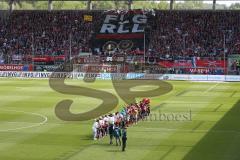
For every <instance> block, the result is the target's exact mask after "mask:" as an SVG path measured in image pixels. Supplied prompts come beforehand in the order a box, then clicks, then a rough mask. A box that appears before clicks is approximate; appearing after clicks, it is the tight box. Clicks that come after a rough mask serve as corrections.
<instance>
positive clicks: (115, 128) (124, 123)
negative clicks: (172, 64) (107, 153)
mask: <svg viewBox="0 0 240 160" xmlns="http://www.w3.org/2000/svg"><path fill="white" fill-rule="evenodd" d="M149 114H150V99H148V98H144V99H143V100H142V101H140V102H139V103H135V104H131V105H129V106H126V107H123V109H122V110H121V111H120V112H116V113H113V114H112V113H111V114H108V115H105V116H101V117H99V118H98V119H95V121H94V124H93V127H92V129H93V139H94V140H97V139H101V138H103V137H105V136H108V135H109V137H110V144H113V138H115V141H116V146H118V145H120V146H122V151H125V147H126V141H127V127H129V126H131V125H133V124H137V123H138V121H140V120H144V119H145V118H146V117H147V116H149Z"/></svg>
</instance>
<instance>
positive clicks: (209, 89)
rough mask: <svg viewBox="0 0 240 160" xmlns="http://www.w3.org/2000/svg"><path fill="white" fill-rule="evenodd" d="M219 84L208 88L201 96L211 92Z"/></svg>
mask: <svg viewBox="0 0 240 160" xmlns="http://www.w3.org/2000/svg"><path fill="white" fill-rule="evenodd" d="M219 84H220V82H218V83H216V84H215V85H213V86H212V87H210V88H208V89H207V90H206V91H204V92H203V93H202V94H204V93H207V92H209V91H211V90H212V89H213V88H215V87H217V86H218V85H219Z"/></svg>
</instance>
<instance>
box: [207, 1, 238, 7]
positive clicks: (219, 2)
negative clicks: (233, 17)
mask: <svg viewBox="0 0 240 160" xmlns="http://www.w3.org/2000/svg"><path fill="white" fill-rule="evenodd" d="M204 2H205V3H212V0H204ZM237 2H240V1H239V0H237V1H236V0H235V1H224V0H217V4H225V5H227V6H230V5H231V4H233V3H237Z"/></svg>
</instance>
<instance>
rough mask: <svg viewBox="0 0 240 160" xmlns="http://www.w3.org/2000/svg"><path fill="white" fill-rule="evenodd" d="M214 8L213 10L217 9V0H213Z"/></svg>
mask: <svg viewBox="0 0 240 160" xmlns="http://www.w3.org/2000/svg"><path fill="white" fill-rule="evenodd" d="M212 9H213V10H215V9H216V0H213V5H212Z"/></svg>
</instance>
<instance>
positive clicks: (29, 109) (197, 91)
mask: <svg viewBox="0 0 240 160" xmlns="http://www.w3.org/2000/svg"><path fill="white" fill-rule="evenodd" d="M169 83H171V84H172V85H173V90H172V91H171V92H169V93H168V94H165V95H162V96H158V97H153V98H151V100H152V106H153V107H152V110H153V111H152V112H153V114H154V113H155V115H158V114H159V113H162V114H165V115H169V114H174V115H177V114H179V115H182V114H185V115H187V116H189V114H190V113H191V120H189V119H185V120H184V121H174V120H170V121H168V120H167V119H166V118H165V119H161V120H160V119H156V120H154V118H155V117H151V119H149V120H148V121H144V122H140V123H139V124H137V125H135V126H132V127H130V128H129V129H128V141H127V151H126V152H124V153H122V152H121V151H120V147H117V146H110V145H109V144H108V137H106V138H104V139H102V140H99V141H93V140H92V137H91V136H92V135H91V133H92V130H91V127H92V121H85V122H66V121H61V120H59V119H58V118H57V117H56V116H55V113H54V107H55V105H56V104H57V103H58V102H59V101H61V100H63V99H72V100H74V103H73V105H72V107H71V111H72V112H74V113H78V112H85V111H89V110H90V109H93V108H94V107H96V106H97V105H98V104H100V103H101V101H100V100H98V99H94V98H88V97H83V96H76V95H64V94H61V93H57V92H55V91H53V90H52V89H51V88H50V87H49V85H48V80H29V79H0V160H80V159H81V160H96V159H99V160H113V159H114V160H120V159H121V160H132V159H138V160H148V159H151V160H198V159H199V160H202V159H205V160H213V159H221V160H236V159H240V152H239V151H238V148H239V146H240V136H239V135H240V125H239V120H240V116H239V115H240V110H239V107H240V102H239V98H240V90H239V88H240V83H205V82H204V83H201V82H199V83H195V82H183V81H170V82H169ZM67 84H74V85H80V86H83V85H84V86H87V87H88V86H89V87H92V88H95V89H99V90H104V91H107V92H110V93H113V94H116V93H115V91H114V89H113V86H112V84H111V81H96V82H95V83H93V84H84V82H82V81H77V80H69V81H68V82H67ZM148 88H151V89H152V88H153V87H152V86H149V87H148V86H143V87H135V88H134V89H136V90H137V89H139V90H147V89H148ZM123 105H124V102H123V101H122V100H119V105H118V107H117V108H116V109H115V110H118V109H119V108H121V106H123ZM45 118H47V122H46V121H45V120H46V119H45ZM152 118H153V119H152ZM188 118H189V117H188ZM45 122H46V123H45Z"/></svg>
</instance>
